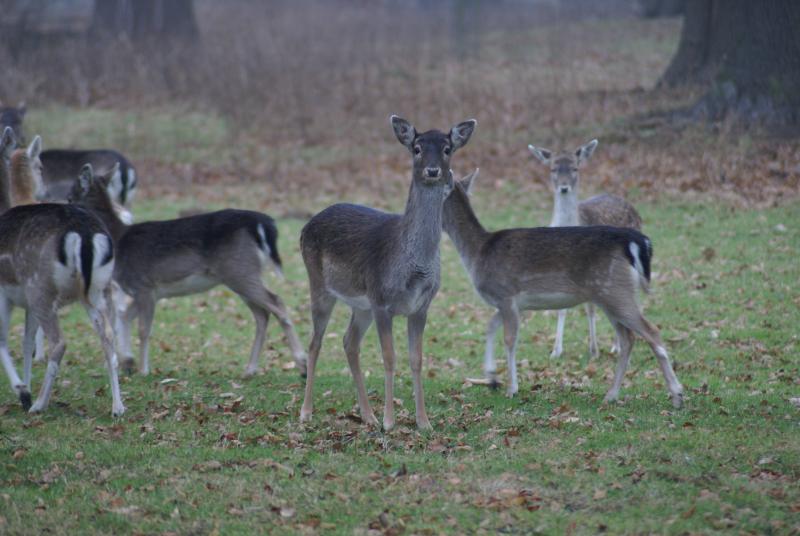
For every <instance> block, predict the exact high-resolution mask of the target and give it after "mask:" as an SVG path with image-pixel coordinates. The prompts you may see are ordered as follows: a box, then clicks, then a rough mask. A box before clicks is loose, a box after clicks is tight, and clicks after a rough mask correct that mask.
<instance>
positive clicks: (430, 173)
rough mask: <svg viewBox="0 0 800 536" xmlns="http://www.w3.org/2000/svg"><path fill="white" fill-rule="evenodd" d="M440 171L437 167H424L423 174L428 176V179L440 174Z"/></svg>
mask: <svg viewBox="0 0 800 536" xmlns="http://www.w3.org/2000/svg"><path fill="white" fill-rule="evenodd" d="M441 173H442V170H441V169H439V168H438V167H428V168H425V176H426V177H428V178H429V179H435V178H436V177H438V176H439V175H441Z"/></svg>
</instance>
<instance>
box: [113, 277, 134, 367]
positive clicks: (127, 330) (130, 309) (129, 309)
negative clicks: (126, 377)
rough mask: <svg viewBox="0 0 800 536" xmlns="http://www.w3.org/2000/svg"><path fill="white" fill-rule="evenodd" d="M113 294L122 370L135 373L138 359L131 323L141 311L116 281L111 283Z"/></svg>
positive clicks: (116, 333) (115, 330)
mask: <svg viewBox="0 0 800 536" xmlns="http://www.w3.org/2000/svg"><path fill="white" fill-rule="evenodd" d="M111 296H112V299H113V302H114V306H115V307H116V311H115V314H114V333H115V335H116V340H117V345H118V348H119V354H120V361H121V365H122V370H124V371H125V373H126V374H133V371H134V370H135V369H136V360H135V359H134V358H133V348H132V347H131V325H132V324H133V321H134V320H136V317H137V315H138V314H139V311H138V309H137V308H136V306H135V305H134V304H133V303H128V300H129V299H130V298H129V297H128V295H127V294H125V292H123V290H122V289H121V288H120V287H119V285H117V284H116V283H114V282H112V283H111Z"/></svg>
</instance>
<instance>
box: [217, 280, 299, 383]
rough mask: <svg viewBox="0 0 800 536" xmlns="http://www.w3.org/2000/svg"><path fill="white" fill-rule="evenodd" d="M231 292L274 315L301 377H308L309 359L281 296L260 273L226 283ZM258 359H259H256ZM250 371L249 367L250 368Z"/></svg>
mask: <svg viewBox="0 0 800 536" xmlns="http://www.w3.org/2000/svg"><path fill="white" fill-rule="evenodd" d="M225 283H226V284H227V286H228V288H230V289H231V290H233V291H234V292H235V293H237V294H238V295H239V296H240V297H241V298H242V299H243V300H244V301H245V302H246V303H248V304H253V305H255V306H257V307H261V308H262V309H263V310H264V311H265V312H266V313H267V314H269V313H272V314H274V315H275V318H277V319H278V322H279V323H280V325H281V328H283V333H284V335H286V339H287V341H288V342H289V348H290V349H291V351H292V357H293V358H294V362H295V363H296V364H297V368H298V369H299V370H300V374H301V375H306V373H307V372H306V368H307V362H308V358H307V356H306V353H305V352H304V351H303V346H302V345H301V344H300V339H298V338H297V333H295V331H294V325H293V324H292V319H291V317H290V316H289V313H288V312H287V311H286V306H285V305H284V304H283V300H281V298H280V296H278V295H277V294H275V293H274V292H271V291H270V290H269V289H268V288H267V287H265V286H264V283H263V282H262V281H261V276H260V273H259V272H258V271H252V272H250V273H249V274H248V275H247V276H246V277H244V278H233V279H232V280H231V281H226V282H225ZM256 323H257V324H256V330H258V318H256ZM256 359H258V357H256ZM248 369H249V367H248Z"/></svg>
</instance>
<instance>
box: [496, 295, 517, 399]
mask: <svg viewBox="0 0 800 536" xmlns="http://www.w3.org/2000/svg"><path fill="white" fill-rule="evenodd" d="M500 314H501V315H502V317H503V336H504V339H505V343H506V360H507V363H508V389H506V394H507V395H508V396H509V397H512V396H514V395H515V394H516V392H517V391H518V390H519V386H518V384H517V358H516V353H517V332H518V331H519V311H517V306H516V305H515V304H514V303H513V302H512V303H509V304H504V305H503V307H501V309H500Z"/></svg>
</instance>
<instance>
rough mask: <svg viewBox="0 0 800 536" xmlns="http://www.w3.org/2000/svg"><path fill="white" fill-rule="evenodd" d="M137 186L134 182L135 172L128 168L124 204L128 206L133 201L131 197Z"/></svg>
mask: <svg viewBox="0 0 800 536" xmlns="http://www.w3.org/2000/svg"><path fill="white" fill-rule="evenodd" d="M137 186H139V185H138V183H137V182H136V170H135V169H133V168H132V167H129V168H128V197H127V199H126V200H125V202H126V204H128V205H129V204H130V203H131V201H133V195H134V194H135V193H136V187H137Z"/></svg>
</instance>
